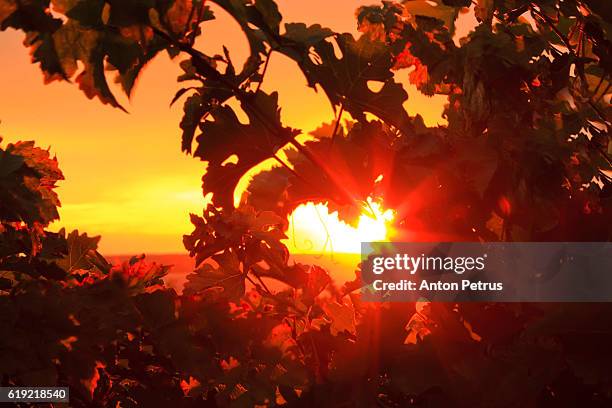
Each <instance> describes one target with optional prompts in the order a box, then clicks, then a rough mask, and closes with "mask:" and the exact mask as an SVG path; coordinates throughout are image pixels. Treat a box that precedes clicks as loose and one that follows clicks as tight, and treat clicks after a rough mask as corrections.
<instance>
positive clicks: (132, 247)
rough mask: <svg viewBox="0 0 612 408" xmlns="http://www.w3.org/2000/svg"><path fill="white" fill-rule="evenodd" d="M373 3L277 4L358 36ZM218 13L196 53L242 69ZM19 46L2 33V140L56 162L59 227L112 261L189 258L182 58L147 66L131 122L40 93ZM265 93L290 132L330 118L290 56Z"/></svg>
mask: <svg viewBox="0 0 612 408" xmlns="http://www.w3.org/2000/svg"><path fill="white" fill-rule="evenodd" d="M372 2H373V0H369V1H368V0H366V1H364V0H334V1H330V0H310V1H298V0H277V3H278V4H279V7H280V10H281V12H282V14H283V16H284V21H285V22H290V21H302V22H306V23H320V24H322V25H324V26H328V27H331V28H332V29H334V30H336V31H340V32H351V33H353V34H357V32H356V22H355V18H354V10H355V9H356V8H357V7H358V6H360V5H363V4H371V3H372ZM215 12H216V14H217V17H218V19H217V20H216V21H214V22H210V23H207V24H206V26H205V34H204V35H203V38H202V41H201V42H200V44H199V46H200V47H201V48H202V50H203V51H205V52H209V53H219V52H220V51H221V46H222V45H226V46H228V48H229V49H230V51H231V52H232V56H233V60H234V62H235V63H236V65H240V64H241V61H242V60H243V59H244V58H245V56H246V52H247V50H246V43H245V40H244V38H243V36H242V34H241V32H240V30H239V29H238V27H237V25H236V24H235V23H233V22H232V21H231V20H230V19H229V18H228V17H227V16H226V15H224V14H223V12H220V11H218V10H215ZM22 40H23V34H21V33H17V32H14V31H7V32H2V33H0V61H2V62H3V63H2V64H1V65H0V95H1V97H0V121H1V123H0V135H1V136H2V137H3V138H4V143H6V142H12V141H16V140H32V139H33V140H36V141H37V143H38V145H39V146H43V147H48V146H50V147H51V150H52V152H54V153H56V154H57V156H58V159H59V161H60V166H61V168H62V169H63V171H64V175H65V177H66V180H65V181H64V182H62V183H61V184H60V188H59V190H58V192H59V194H60V198H61V200H62V203H63V205H62V208H61V210H60V215H61V222H60V223H59V224H56V225H55V226H54V228H56V227H59V226H65V227H66V228H68V229H74V228H78V229H79V230H82V231H87V232H88V233H90V234H95V235H98V234H101V235H102V236H103V239H102V242H101V249H102V251H103V252H104V253H106V254H132V253H142V252H146V253H173V252H182V251H183V246H182V242H181V237H182V234H185V233H189V232H190V231H191V226H190V224H189V221H188V220H189V217H188V213H189V212H195V213H200V211H201V208H202V193H201V186H200V185H201V176H202V172H203V169H204V165H203V163H201V162H200V161H198V160H196V159H193V158H191V157H189V156H185V155H183V154H182V153H181V151H180V131H179V127H178V124H179V122H180V118H181V113H182V104H181V103H178V104H177V105H176V106H174V107H173V108H169V107H168V104H169V102H170V100H171V99H172V96H173V95H174V93H175V92H176V90H177V89H178V84H177V83H176V77H177V76H178V74H179V72H180V70H179V68H178V65H177V64H178V62H179V61H180V59H177V60H176V61H174V62H173V61H170V60H169V58H168V57H167V56H166V55H163V56H160V57H158V58H157V59H156V60H154V61H153V62H152V63H151V64H150V65H149V66H148V67H147V69H146V70H145V72H144V74H143V76H142V78H141V79H140V82H139V84H138V86H137V89H136V91H135V95H134V97H133V99H132V100H131V101H125V100H123V101H122V102H124V103H123V104H124V106H125V107H126V108H127V109H128V110H129V112H130V114H129V115H128V114H125V113H123V112H121V111H119V110H116V109H113V108H111V107H109V106H106V105H102V104H101V103H100V102H98V101H97V100H93V101H91V100H88V99H87V98H86V97H85V96H84V95H83V94H82V93H81V92H80V91H79V90H78V89H77V87H76V86H73V85H71V84H69V83H57V82H56V83H53V84H51V85H43V81H42V75H41V74H40V72H39V70H38V67H37V66H34V65H32V64H30V57H29V55H28V52H27V50H26V49H25V48H24V47H23V46H22V45H21V41H22ZM403 75H404V76H405V77H407V73H405V72H404V73H403ZM403 79H405V78H403ZM402 82H403V81H402ZM263 88H264V90H267V91H273V90H276V91H278V92H279V94H280V105H281V106H282V108H283V110H282V118H283V121H284V123H285V124H286V125H288V126H292V127H294V128H300V129H303V130H305V131H308V130H312V129H314V128H316V127H317V126H318V125H319V124H320V123H322V122H324V121H329V120H330V119H331V118H332V111H331V109H330V107H329V104H328V103H327V101H326V99H325V97H324V95H323V93H318V94H317V93H315V92H314V91H313V90H311V89H310V88H308V87H307V86H306V82H305V80H304V78H303V76H302V75H301V74H300V72H299V71H298V69H297V68H296V66H295V65H294V64H293V63H292V62H291V61H289V60H288V59H286V58H284V57H281V56H279V55H274V56H273V59H272V60H271V63H270V66H269V69H268V75H267V77H266V81H265V83H264V87H263ZM408 92H409V94H410V100H409V101H408V102H407V104H406V108H407V109H408V111H409V112H410V113H411V114H414V113H416V112H420V113H421V114H424V116H425V119H426V121H427V122H428V123H429V124H435V123H437V122H440V123H442V120H441V119H440V116H439V115H440V112H441V110H442V105H443V102H444V100H443V99H442V98H438V99H431V98H427V97H425V96H423V95H418V94H417V93H416V92H415V91H414V89H412V90H411V89H410V88H408Z"/></svg>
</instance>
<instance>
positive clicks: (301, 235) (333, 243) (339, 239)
mask: <svg viewBox="0 0 612 408" xmlns="http://www.w3.org/2000/svg"><path fill="white" fill-rule="evenodd" d="M394 217H395V213H394V211H393V210H389V209H384V207H383V206H382V204H381V203H379V202H377V201H374V200H372V199H370V198H368V202H367V204H365V205H364V206H363V211H362V213H361V215H360V216H359V221H358V223H357V226H356V227H353V226H351V225H348V224H347V223H345V222H344V221H342V220H340V219H339V218H338V213H337V212H332V213H330V212H329V209H328V208H327V206H326V205H324V204H314V203H306V204H302V205H300V206H298V207H297V208H296V209H295V210H294V211H293V213H292V214H291V215H290V216H289V223H290V225H289V231H288V234H287V235H288V238H287V239H286V240H285V244H286V245H287V247H288V248H289V250H290V251H291V252H292V253H302V254H334V253H335V254H339V253H343V254H359V253H360V252H361V243H362V242H373V241H388V240H389V239H390V238H391V237H392V235H393V229H392V227H391V224H392V222H393V219H394Z"/></svg>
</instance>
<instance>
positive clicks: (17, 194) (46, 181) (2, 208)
mask: <svg viewBox="0 0 612 408" xmlns="http://www.w3.org/2000/svg"><path fill="white" fill-rule="evenodd" d="M63 179H64V176H63V174H62V172H61V171H60V169H59V167H58V164H57V160H56V159H55V158H51V155H50V153H49V151H47V150H43V149H40V148H38V147H35V146H34V142H17V143H15V144H9V145H7V147H6V149H4V150H3V149H0V186H1V188H0V213H2V214H3V217H4V219H6V220H8V221H16V222H24V223H26V224H27V225H29V226H33V225H34V224H36V223H39V224H42V225H45V226H46V225H48V224H49V223H50V222H51V221H54V220H56V219H58V218H59V213H58V211H57V207H58V206H59V205H60V201H59V198H58V196H57V194H56V193H55V191H54V189H55V187H56V183H57V181H59V180H63Z"/></svg>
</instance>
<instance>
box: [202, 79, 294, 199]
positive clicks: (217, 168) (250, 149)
mask: <svg viewBox="0 0 612 408" xmlns="http://www.w3.org/2000/svg"><path fill="white" fill-rule="evenodd" d="M248 103H249V104H248V105H247V104H246V103H243V104H242V107H243V109H244V110H245V111H246V113H247V115H248V117H249V123H248V124H242V123H240V121H239V120H238V117H237V116H236V113H235V112H234V110H233V109H232V108H231V107H229V106H227V105H225V106H220V107H218V108H216V109H214V110H213V111H212V113H211V116H212V118H213V119H214V120H213V121H211V120H207V121H205V122H203V123H202V124H201V125H200V129H201V130H202V134H201V135H199V136H198V137H197V138H196V140H197V143H198V146H197V148H196V150H195V151H194V153H193V155H194V156H195V157H199V158H200V159H202V160H204V161H207V162H208V169H207V171H206V174H205V175H204V177H203V178H202V181H203V188H204V191H205V193H210V192H212V193H213V202H214V203H215V204H216V205H218V206H219V207H224V208H232V207H233V205H234V203H233V198H234V197H233V195H234V190H235V189H236V186H237V184H238V182H239V181H240V178H241V177H242V176H243V175H244V174H246V172H247V171H248V170H250V169H251V168H252V167H254V166H255V165H257V164H259V163H261V162H263V161H264V160H266V159H269V158H270V157H272V156H273V155H274V154H275V153H276V152H277V151H278V150H279V149H280V148H282V147H283V146H285V145H286V144H287V143H288V142H289V141H290V140H291V139H292V138H293V137H294V136H295V135H296V134H297V133H298V132H297V131H296V130H294V129H291V128H288V127H283V125H282V124H281V121H280V109H279V107H278V94H277V93H276V92H274V93H272V94H270V95H268V94H266V93H264V92H262V91H259V92H257V93H256V94H252V95H251V96H250V100H249V102H248ZM233 155H236V156H237V159H238V162H237V163H232V162H226V161H227V160H228V159H230V158H231V157H232V156H233Z"/></svg>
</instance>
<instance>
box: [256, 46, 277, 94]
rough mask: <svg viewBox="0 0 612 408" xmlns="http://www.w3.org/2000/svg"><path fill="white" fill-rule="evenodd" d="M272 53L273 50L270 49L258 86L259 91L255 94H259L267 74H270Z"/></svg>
mask: <svg viewBox="0 0 612 408" xmlns="http://www.w3.org/2000/svg"><path fill="white" fill-rule="evenodd" d="M272 51H273V50H272V48H270V50H269V51H268V54H267V55H266V62H265V63H264V67H263V71H262V72H261V80H260V81H259V83H258V84H257V89H256V90H255V92H259V90H260V89H261V86H262V85H263V81H264V79H265V77H266V72H268V64H269V63H270V57H272Z"/></svg>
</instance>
